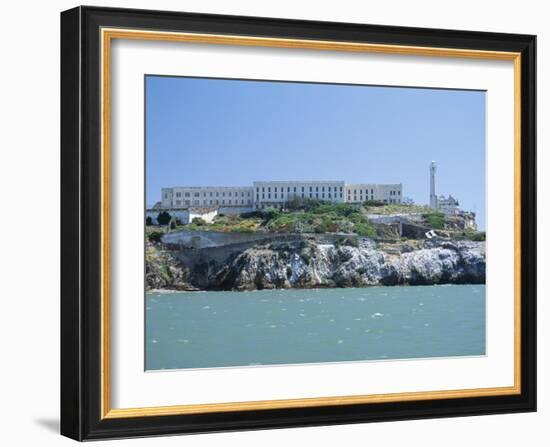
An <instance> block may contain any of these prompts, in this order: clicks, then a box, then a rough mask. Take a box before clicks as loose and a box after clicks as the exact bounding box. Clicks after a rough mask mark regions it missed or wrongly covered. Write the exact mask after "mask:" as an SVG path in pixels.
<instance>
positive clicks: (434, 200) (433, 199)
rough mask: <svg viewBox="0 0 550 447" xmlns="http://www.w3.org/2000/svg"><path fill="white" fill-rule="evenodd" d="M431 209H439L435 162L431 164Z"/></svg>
mask: <svg viewBox="0 0 550 447" xmlns="http://www.w3.org/2000/svg"><path fill="white" fill-rule="evenodd" d="M430 207H431V208H437V196H436V194H435V161H433V160H432V162H431V163H430Z"/></svg>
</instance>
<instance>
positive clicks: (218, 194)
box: [216, 191, 220, 203]
mask: <svg viewBox="0 0 550 447" xmlns="http://www.w3.org/2000/svg"><path fill="white" fill-rule="evenodd" d="M216 197H220V193H219V192H218V191H216ZM216 203H218V202H217V201H216Z"/></svg>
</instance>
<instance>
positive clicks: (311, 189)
mask: <svg viewBox="0 0 550 447" xmlns="http://www.w3.org/2000/svg"><path fill="white" fill-rule="evenodd" d="M311 191H313V188H312V187H311V186H310V187H309V192H311ZM310 197H311V196H310Z"/></svg>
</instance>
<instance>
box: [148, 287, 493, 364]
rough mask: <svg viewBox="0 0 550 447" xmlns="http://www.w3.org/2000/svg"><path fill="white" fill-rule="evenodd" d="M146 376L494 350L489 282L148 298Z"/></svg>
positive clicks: (442, 355)
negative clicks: (488, 319)
mask: <svg viewBox="0 0 550 447" xmlns="http://www.w3.org/2000/svg"><path fill="white" fill-rule="evenodd" d="M145 306H146V313H145V315H146V318H145V359H146V369H147V370H158V369H174V368H178V369H181V368H215V367H228V366H249V365H278V364H296V363H320V362H344V361H361V360H385V359H411V358H422V357H450V356H471V355H484V354H485V286H484V285H444V286H414V287H371V288H359V289H353V288H349V289H310V290H298V289H291V290H262V291H253V292H178V293H175V292H174V293H147V295H146V305H145Z"/></svg>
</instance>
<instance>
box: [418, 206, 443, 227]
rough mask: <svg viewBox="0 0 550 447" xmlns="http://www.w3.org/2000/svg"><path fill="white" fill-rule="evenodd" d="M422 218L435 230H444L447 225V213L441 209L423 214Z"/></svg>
mask: <svg viewBox="0 0 550 447" xmlns="http://www.w3.org/2000/svg"><path fill="white" fill-rule="evenodd" d="M422 218H423V219H424V220H425V221H426V223H427V224H428V225H429V226H430V228H433V229H434V230H442V229H443V228H444V227H445V215H444V214H443V213H441V212H439V211H432V212H430V213H426V214H423V215H422Z"/></svg>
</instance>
